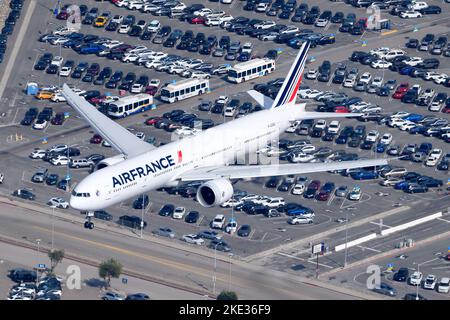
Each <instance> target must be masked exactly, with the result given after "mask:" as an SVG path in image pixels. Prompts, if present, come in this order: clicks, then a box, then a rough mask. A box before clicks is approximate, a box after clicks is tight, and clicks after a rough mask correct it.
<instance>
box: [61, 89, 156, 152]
mask: <svg viewBox="0 0 450 320" xmlns="http://www.w3.org/2000/svg"><path fill="white" fill-rule="evenodd" d="M62 94H63V96H64V98H66V100H67V103H68V104H69V105H70V106H72V108H74V109H75V110H76V111H78V113H79V114H80V115H81V116H82V117H83V118H84V119H85V120H86V121H87V122H89V124H90V125H91V127H93V128H94V129H95V130H96V131H97V132H98V134H100V135H101V136H102V137H103V138H104V139H106V140H107V141H108V142H109V143H110V144H111V146H112V147H113V148H114V149H116V150H117V151H119V152H121V153H123V154H124V155H125V156H127V157H133V156H136V155H138V154H142V153H144V152H147V151H150V150H153V149H155V148H156V147H155V146H153V145H151V144H150V143H147V142H145V141H143V140H141V139H139V138H138V137H136V136H135V135H134V134H132V133H131V132H130V131H128V130H127V129H125V128H124V127H122V126H121V125H120V124H118V123H116V122H115V121H113V120H111V119H110V118H108V117H107V116H105V115H104V114H103V113H101V112H100V111H98V110H97V109H96V108H94V107H93V106H92V105H91V104H90V103H89V102H87V101H86V100H85V99H84V98H83V97H80V96H79V95H77V94H76V93H75V92H73V91H72V89H70V88H69V86H67V84H64V86H63V91H62Z"/></svg>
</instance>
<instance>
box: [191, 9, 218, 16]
mask: <svg viewBox="0 0 450 320" xmlns="http://www.w3.org/2000/svg"><path fill="white" fill-rule="evenodd" d="M211 13H213V11H212V10H211V9H210V8H203V9H200V10H197V11H194V16H202V17H203V16H206V15H208V14H211Z"/></svg>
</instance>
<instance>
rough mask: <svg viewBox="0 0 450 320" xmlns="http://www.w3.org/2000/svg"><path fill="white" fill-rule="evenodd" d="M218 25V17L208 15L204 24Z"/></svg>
mask: <svg viewBox="0 0 450 320" xmlns="http://www.w3.org/2000/svg"><path fill="white" fill-rule="evenodd" d="M219 25H220V19H219V18H211V17H208V18H207V19H206V21H205V26H208V27H215V26H219Z"/></svg>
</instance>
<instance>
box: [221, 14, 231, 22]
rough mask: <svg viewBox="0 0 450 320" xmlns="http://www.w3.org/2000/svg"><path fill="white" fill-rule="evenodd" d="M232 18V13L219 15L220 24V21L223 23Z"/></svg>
mask: <svg viewBox="0 0 450 320" xmlns="http://www.w3.org/2000/svg"><path fill="white" fill-rule="evenodd" d="M233 19H234V17H233V16H232V15H230V14H224V15H223V16H221V17H220V18H219V21H220V24H222V23H224V22H228V21H231V20H233Z"/></svg>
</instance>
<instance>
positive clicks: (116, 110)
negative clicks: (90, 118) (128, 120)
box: [108, 93, 153, 118]
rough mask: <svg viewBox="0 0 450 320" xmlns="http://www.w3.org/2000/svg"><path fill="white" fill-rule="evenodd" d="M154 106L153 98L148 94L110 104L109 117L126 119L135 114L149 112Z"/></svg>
mask: <svg viewBox="0 0 450 320" xmlns="http://www.w3.org/2000/svg"><path fill="white" fill-rule="evenodd" d="M152 104H153V97H152V96H151V95H149V94H146V93H141V94H136V95H134V96H128V97H123V98H120V99H118V100H117V101H114V102H112V103H110V104H109V106H108V115H109V116H110V117H112V118H124V117H126V116H129V115H131V114H134V113H138V112H143V111H147V110H149V109H150V108H151V105H152Z"/></svg>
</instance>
